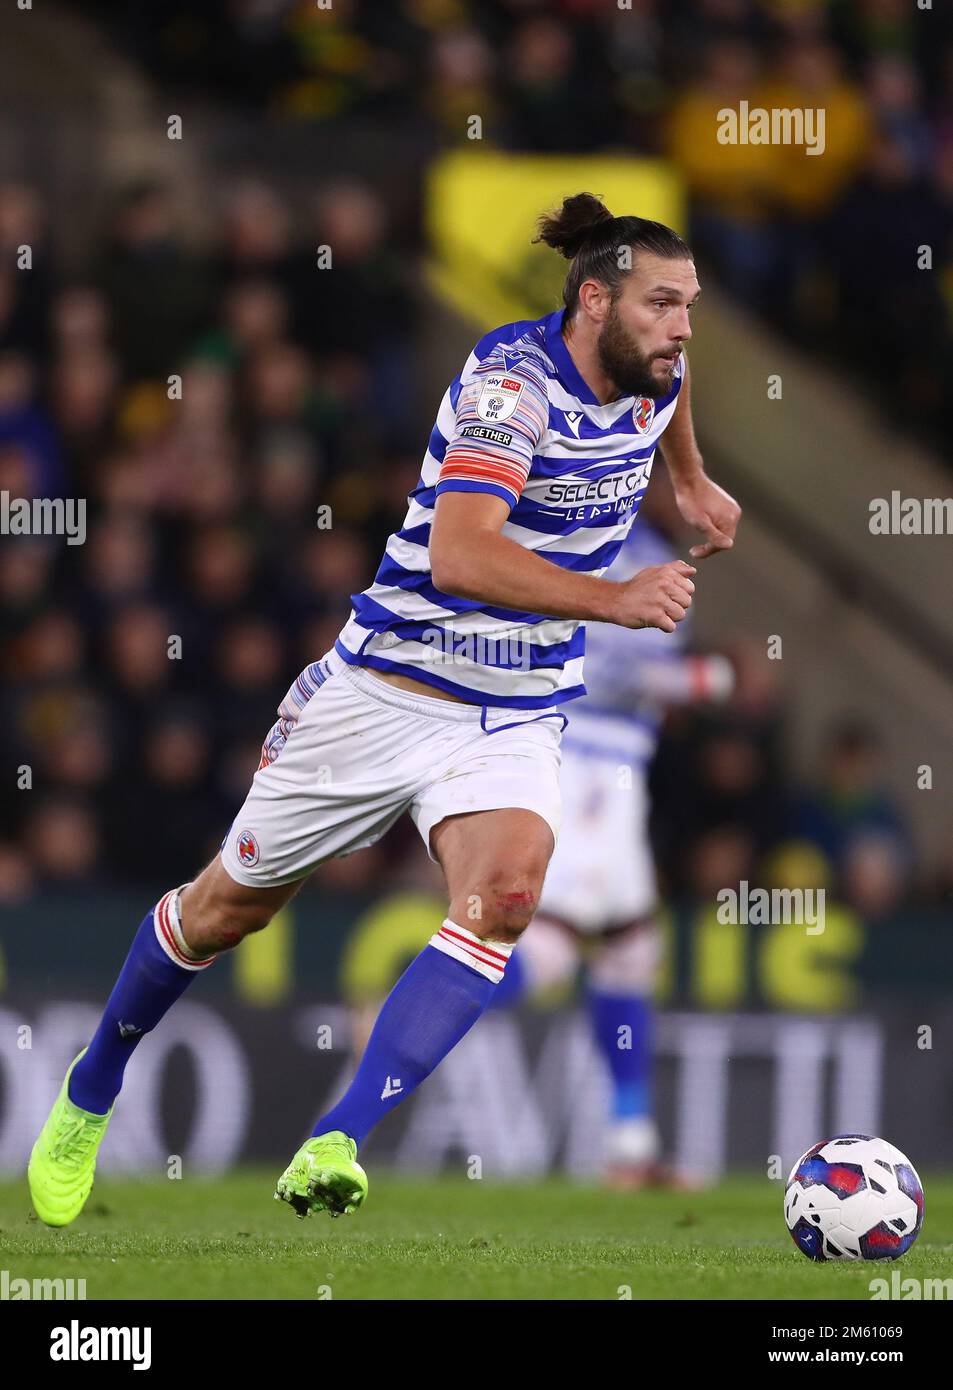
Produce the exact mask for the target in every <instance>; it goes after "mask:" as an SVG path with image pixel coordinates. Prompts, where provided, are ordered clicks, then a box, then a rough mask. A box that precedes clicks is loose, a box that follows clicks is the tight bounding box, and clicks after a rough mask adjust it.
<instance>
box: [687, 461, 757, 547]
mask: <svg viewBox="0 0 953 1390" xmlns="http://www.w3.org/2000/svg"><path fill="white" fill-rule="evenodd" d="M675 502H676V504H677V506H678V510H679V512H680V513H681V515H682V518H683V519H684V520H685V521H687V522H688V524H689V526H694V527H695V529H696V531H701V532H702V533H703V534H704V536H705V540H704V542H703V543H702V544H701V545H693V546H692V548H691V550H690V551H689V552H688V553H689V555H691V557H692V559H693V560H705V559H707V558H708V556H709V555H717V554H718V552H719V550H730V549H731V547H732V546H733V545H734V543H735V531H736V530H737V529H738V522H739V521H740V520H741V508H740V507H739V506H738V503H737V502H736V501H735V499H734V498H733V497H732V496H731V494H730V493H727V492H726V491H725V489H724V488H723V487H719V486H718V484H717V483H713V482H712V480H711V478H709V477H708V474H707V473H702V472H698V473H696V474H695V475H694V476H693V477H692V478H691V479H689V480H687V481H685V482H681V483H679V485H678V486H677V487H676V488H675Z"/></svg>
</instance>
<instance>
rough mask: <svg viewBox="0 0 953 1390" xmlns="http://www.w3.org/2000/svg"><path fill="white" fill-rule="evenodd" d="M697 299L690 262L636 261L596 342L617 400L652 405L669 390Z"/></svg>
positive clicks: (641, 257) (652, 258)
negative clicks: (619, 397)
mask: <svg viewBox="0 0 953 1390" xmlns="http://www.w3.org/2000/svg"><path fill="white" fill-rule="evenodd" d="M698 293H699V289H698V280H697V279H696V278H695V266H694V263H693V262H692V261H689V260H684V261H671V260H664V259H663V258H662V257H661V256H646V255H644V254H643V253H639V254H638V255H637V256H636V260H635V265H634V266H633V268H632V270H631V271H630V272H629V274H628V275H627V276H626V277H625V280H624V281H623V284H622V292H621V293H620V294H619V296H618V297H617V298H616V299H614V300H613V301H612V303H611V305H610V306H609V310H608V313H607V314H606V318H605V321H604V323H603V325H602V330H601V332H600V334H599V338H598V352H599V365H600V366H601V367H602V370H603V371H604V372H605V374H606V376H607V377H609V379H610V380H611V381H612V382H614V384H615V385H616V387H617V388H618V390H619V393H620V394H621V395H623V396H649V397H651V398H652V399H653V400H655V399H658V398H659V397H660V396H664V395H666V394H667V393H668V392H669V391H670V390H671V388H672V382H673V380H674V378H675V368H676V366H677V365H678V359H679V357H680V356H681V351H682V346H683V344H684V343H686V342H687V341H688V339H689V338H690V337H691V336H692V329H691V323H690V322H689V314H690V311H691V308H692V306H693V305H694V303H695V300H696V299H697V297H698Z"/></svg>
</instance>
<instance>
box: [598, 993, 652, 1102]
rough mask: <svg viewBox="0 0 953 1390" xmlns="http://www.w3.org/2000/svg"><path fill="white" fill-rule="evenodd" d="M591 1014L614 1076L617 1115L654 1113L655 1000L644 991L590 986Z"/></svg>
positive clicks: (599, 1042)
mask: <svg viewBox="0 0 953 1390" xmlns="http://www.w3.org/2000/svg"><path fill="white" fill-rule="evenodd" d="M589 1015H590V1018H591V1020H592V1028H593V1032H594V1034H595V1038H596V1044H597V1046H598V1048H599V1051H600V1053H601V1054H602V1056H603V1057H604V1058H605V1060H606V1063H607V1065H608V1067H609V1072H610V1074H611V1076H612V1117H613V1119H616V1120H625V1119H632V1118H633V1117H636V1116H642V1115H651V1113H652V1090H651V1073H652V1005H651V1001H650V1000H649V999H647V998H646V997H645V996H644V995H641V994H608V993H606V992H604V991H603V990H599V989H593V988H590V990H589Z"/></svg>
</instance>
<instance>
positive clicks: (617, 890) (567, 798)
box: [539, 717, 658, 934]
mask: <svg viewBox="0 0 953 1390" xmlns="http://www.w3.org/2000/svg"><path fill="white" fill-rule="evenodd" d="M579 726H580V721H579V720H578V719H576V718H574V717H571V718H570V725H569V734H567V736H566V740H565V743H564V745H563V750H562V771H561V773H560V782H561V787H562V827H563V834H562V838H561V840H560V841H559V844H558V845H557V846H556V850H555V852H554V854H553V857H552V859H551V860H550V861H549V868H548V869H547V871H546V881H545V883H544V884H543V891H542V895H541V897H540V904H539V910H540V912H541V913H545V914H548V915H551V916H553V917H557V918H559V919H560V920H561V921H563V922H567V923H568V924H569V925H570V926H572V927H574V928H575V929H576V931H579V932H583V933H586V934H589V933H592V932H601V931H605V930H607V929H610V928H612V927H619V926H623V925H625V924H627V923H629V922H633V921H637V920H638V919H639V918H642V917H646V916H649V915H650V914H651V913H652V912H653V911H654V910H655V908H656V906H657V892H658V890H657V884H656V878H655V864H654V861H653V858H652V850H651V846H650V843H649V796H648V787H647V780H648V774H647V769H646V767H645V765H644V763H642V762H640V761H639V759H638V758H637V757H634V758H633V757H626V758H625V760H624V761H620V758H619V757H611V756H607V755H606V754H605V753H603V752H600V751H596V750H593V751H581V749H580V748H579V747H578V746H577V744H576V742H575V741H574V739H573V738H572V736H571V735H572V732H573V730H574V729H576V728H578V727H579Z"/></svg>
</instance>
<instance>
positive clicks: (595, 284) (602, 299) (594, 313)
mask: <svg viewBox="0 0 953 1390" xmlns="http://www.w3.org/2000/svg"><path fill="white" fill-rule="evenodd" d="M611 302H612V296H611V295H610V293H609V290H608V287H607V286H606V285H603V284H601V283H600V282H599V281H598V280H583V282H582V284H581V285H580V286H579V307H580V308H581V309H582V311H583V313H584V314H585V315H586V317H587V318H589V319H591V320H592V321H593V323H604V322H605V318H606V315H607V314H608V312H609V306H610V304H611Z"/></svg>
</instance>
